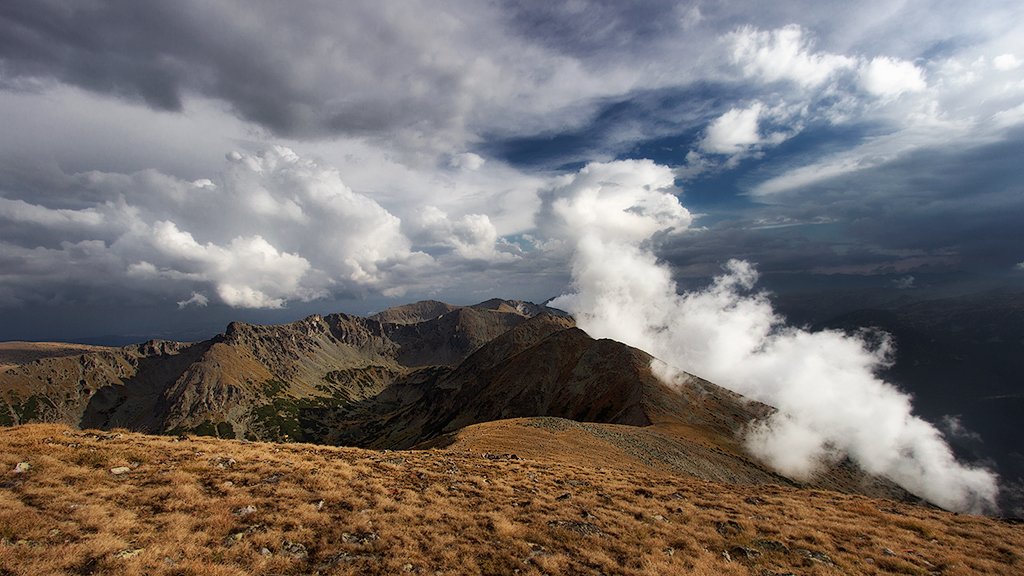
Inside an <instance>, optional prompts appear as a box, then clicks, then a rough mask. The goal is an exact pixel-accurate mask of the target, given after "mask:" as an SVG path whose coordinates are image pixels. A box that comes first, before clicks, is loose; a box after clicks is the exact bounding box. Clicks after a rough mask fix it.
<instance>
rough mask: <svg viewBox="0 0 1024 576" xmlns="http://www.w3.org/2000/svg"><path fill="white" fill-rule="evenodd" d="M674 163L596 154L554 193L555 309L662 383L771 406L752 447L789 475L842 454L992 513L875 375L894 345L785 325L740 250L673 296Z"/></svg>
mask: <svg viewBox="0 0 1024 576" xmlns="http://www.w3.org/2000/svg"><path fill="white" fill-rule="evenodd" d="M668 171H669V169H668V168H666V167H661V166H657V165H655V164H653V163H649V162H648V163H641V162H631V163H622V162H617V163H611V164H591V165H588V166H587V167H586V168H584V169H583V170H582V171H581V172H580V173H579V174H578V175H576V177H575V178H573V179H572V180H570V181H569V182H568V183H566V184H565V185H563V186H562V187H560V188H558V189H556V190H555V191H554V192H553V194H554V195H555V197H556V199H555V200H553V201H552V202H551V205H552V207H553V212H554V214H555V215H557V216H558V217H560V218H562V219H563V220H564V221H565V222H566V223H567V224H569V225H570V226H569V228H568V229H569V230H572V231H573V237H572V239H571V241H573V242H575V252H574V255H573V260H572V269H573V292H572V293H570V294H566V295H563V296H561V297H559V298H558V299H556V300H555V301H554V302H553V305H554V306H559V307H562V308H564V309H566V310H569V311H570V312H572V313H573V314H574V315H575V316H576V318H577V321H578V323H579V325H580V327H582V328H583V329H584V330H586V331H587V332H588V333H590V334H591V335H593V336H595V337H602V338H612V339H616V340H619V341H622V342H625V343H627V344H630V345H632V346H635V347H638V348H641V349H643V350H646V351H647V352H649V353H651V354H652V355H654V356H655V357H657V358H659V359H660V360H662V361H664V362H665V363H666V364H667V366H663V365H660V364H659V365H658V366H656V367H655V368H656V369H657V370H656V371H657V372H658V373H659V374H660V375H661V376H662V377H663V378H665V379H666V380H667V381H672V380H673V379H674V378H682V377H685V375H682V374H679V373H677V372H674V369H672V368H670V367H673V366H674V367H679V368H682V369H685V370H687V371H689V372H693V373H695V374H699V375H700V376H702V377H705V378H708V379H710V380H711V381H714V382H716V383H718V384H720V385H723V386H725V387H727V388H730V389H732V390H734V391H736V392H739V393H741V394H743V395H745V396H747V397H749V398H752V399H754V400H758V401H761V402H765V403H767V404H770V405H773V406H775V407H776V408H778V412H777V413H775V414H774V415H772V416H771V417H769V418H768V419H767V420H765V421H763V422H760V423H758V424H756V425H755V426H753V427H752V428H751V429H750V430H749V431H748V433H747V435H746V444H747V446H748V448H749V449H750V450H751V451H752V452H753V453H754V454H755V455H757V456H758V457H760V458H762V459H764V460H765V461H766V462H768V463H769V464H770V465H772V466H773V467H774V468H776V469H777V470H778V471H779V472H781V473H783V474H785V475H787V476H790V477H792V478H795V479H806V478H809V477H811V476H813V475H814V474H815V473H816V472H817V471H819V470H820V469H821V467H822V466H823V465H825V464H827V463H829V462H833V461H836V460H837V459H840V458H842V457H845V456H848V457H850V458H852V459H853V460H854V461H855V462H857V463H858V464H859V465H860V466H861V467H862V468H864V469H865V470H866V471H867V472H869V473H872V474H878V475H882V476H885V477H888V478H889V479H891V480H893V481H895V482H897V483H898V484H900V485H901V486H903V487H904V488H906V489H908V490H909V491H911V492H913V493H915V494H917V495H919V496H922V497H924V498H926V499H928V500H930V501H932V502H934V503H936V504H938V505H940V506H942V507H944V508H947V509H951V510H960V511H974V512H978V511H986V510H991V509H993V508H994V502H995V497H996V492H997V488H996V478H995V476H994V475H993V474H991V473H990V472H988V471H987V470H983V469H977V468H971V467H968V466H964V465H962V464H960V463H959V462H957V461H956V459H955V458H954V456H953V454H952V452H951V450H950V448H949V446H948V445H947V444H946V443H945V441H944V440H943V438H942V436H941V434H940V433H939V431H938V430H937V429H936V428H935V427H934V426H932V425H931V424H929V423H927V422H925V421H924V420H922V419H920V418H918V417H916V416H914V415H913V413H912V406H911V402H910V398H909V397H908V396H907V395H906V394H904V393H902V392H901V391H899V390H898V389H897V388H895V387H894V386H892V385H891V384H888V383H886V382H884V381H882V380H881V379H879V378H878V377H877V376H876V372H877V371H878V370H879V369H880V368H882V367H883V366H884V365H885V363H886V362H887V361H888V355H889V353H890V352H891V350H890V347H889V345H888V342H887V341H886V340H884V339H883V340H882V341H881V342H878V343H875V344H871V343H869V342H868V340H867V339H866V338H865V337H863V336H857V335H848V334H844V333H842V332H838V331H820V332H810V331H807V330H804V329H800V328H794V327H789V326H787V325H786V324H785V322H784V320H783V319H782V318H781V317H779V316H778V315H777V314H776V313H775V312H774V311H773V309H772V306H771V303H770V302H769V300H768V297H767V295H766V294H765V293H763V292H757V291H755V290H754V287H755V285H756V282H757V272H756V270H755V269H754V267H753V266H752V265H751V264H750V263H748V262H744V261H740V260H730V261H729V262H728V263H727V264H726V268H725V271H724V273H722V274H721V275H719V276H718V277H716V278H715V279H714V281H713V283H712V284H711V285H710V286H709V287H707V288H705V289H703V290H697V291H692V292H685V293H682V294H680V293H678V291H677V286H676V284H675V282H674V281H673V280H672V276H671V273H670V271H669V270H668V267H667V266H666V265H664V264H663V263H659V262H658V260H657V259H656V257H655V254H654V251H653V249H652V244H651V243H652V242H656V241H657V236H658V234H659V233H661V234H664V233H670V232H671V231H681V230H685V229H686V228H687V227H688V226H689V224H690V219H689V214H688V212H686V210H685V208H683V207H682V206H681V205H679V204H678V200H677V199H676V197H675V196H674V195H673V193H672V190H671V185H672V181H671V178H667V177H665V173H666V172H668ZM595 175H596V177H595ZM673 204H675V206H673ZM653 205H657V206H658V209H657V210H650V209H649V207H650V206H653ZM580 206H587V210H586V214H588V216H587V217H586V218H581V217H580V214H579V212H578V211H577V210H576V208H577V207H580Z"/></svg>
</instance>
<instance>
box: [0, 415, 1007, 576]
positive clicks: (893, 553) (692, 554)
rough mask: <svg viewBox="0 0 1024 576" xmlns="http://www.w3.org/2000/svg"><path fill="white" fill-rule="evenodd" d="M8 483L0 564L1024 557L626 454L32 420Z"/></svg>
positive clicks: (996, 528)
mask: <svg viewBox="0 0 1024 576" xmlns="http://www.w3.org/2000/svg"><path fill="white" fill-rule="evenodd" d="M19 464H21V466H20V467H19V466H18V465H19ZM121 467H123V469H122V468H121ZM16 468H18V469H19V470H22V471H21V472H15V469H16ZM111 470H116V471H117V472H118V473H117V474H114V473H112V472H111ZM0 485H2V486H3V487H4V489H3V490H0V567H2V568H0V572H3V573H4V574H12V575H16V576H27V575H35V574H151V575H154V576H172V575H180V574H214V575H219V576H243V575H246V574H317V573H319V574H396V573H412V574H437V573H441V574H514V573H519V574H523V575H540V574H587V575H597V574H622V575H625V576H649V575H650V576H653V575H656V574H657V575H662V574H696V575H708V576H710V575H726V576H743V575H780V574H821V575H825V574H946V575H968V574H971V575H974V574H980V575H990V574H991V575H997V574H1017V573H1020V571H1021V568H1022V566H1024V554H1022V552H1021V551H1022V550H1024V533H1022V532H1021V530H1020V526H1019V525H1016V524H1010V523H1007V522H1003V521H999V520H996V519H992V518H985V517H981V516H971V515H960V514H951V513H948V512H943V511H941V510H937V509H934V508H927V507H923V506H911V505H906V504H901V503H897V502H892V501H890V500H877V499H872V498H866V497H863V496H858V495H844V494H838V493H834V492H827V491H818V490H800V489H796V488H792V487H786V486H764V485H761V486H743V485H734V484H723V483H718V482H707V481H702V480H697V479H694V478H687V477H680V476H678V475H672V474H666V473H663V472H650V471H644V472H643V473H638V472H637V471H636V470H633V469H630V468H628V467H626V466H625V465H619V464H618V463H616V462H615V461H610V462H599V463H588V462H581V461H565V462H553V461H548V460H534V459H532V458H527V457H522V456H519V457H513V456H512V455H509V454H498V453H493V452H491V453H480V452H476V453H470V452H463V451H457V450H452V449H447V450H420V451H403V452H390V453H381V452H375V451H367V450H360V449H355V448H335V447H325V446H315V445H308V444H265V443H242V442H238V441H229V440H219V439H216V438H201V437H192V438H187V439H179V438H177V437H166V436H164V437H159V436H145V435H141V434H135V433H127V432H116V433H112V434H105V433H95V432H83V431H78V430H73V429H70V428H67V427H63V426H55V425H31V426H21V427H17V428H2V429H0Z"/></svg>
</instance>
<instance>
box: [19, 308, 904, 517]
mask: <svg viewBox="0 0 1024 576" xmlns="http://www.w3.org/2000/svg"><path fill="white" fill-rule="evenodd" d="M26 346H27V348H29V349H31V348H32V347H31V345H26ZM30 352H31V350H26V349H25V347H23V348H22V349H21V351H20V358H21V361H22V363H20V364H17V365H14V366H13V367H11V368H8V369H7V370H6V371H5V372H3V373H0V391H2V397H0V424H4V425H17V424H23V423H28V422H60V423H65V424H68V425H71V426H75V427H79V428H97V429H115V428H124V429H130V430H133V431H139V432H145V433H155V434H170V435H186V434H192V435H206V436H217V437H221V438H233V439H247V440H263V441H292V442H311V443H319V444H331V445H343V446H355V447H366V448H375V449H407V448H427V447H441V446H449V445H456V446H468V447H473V446H476V447H477V448H479V449H481V450H485V449H488V447H489V448H490V449H493V448H494V447H495V446H500V445H502V444H503V443H504V444H508V443H509V439H515V444H516V445H517V446H522V445H523V442H522V440H523V439H524V438H531V437H538V438H539V437H540V436H542V435H543V434H547V433H548V432H550V430H552V429H557V430H561V431H568V432H569V433H568V434H563V436H564V437H565V438H567V439H569V438H571V440H568V441H567V443H566V444H565V445H560V446H548V449H551V450H560V451H562V452H563V453H564V454H565V455H566V457H571V455H573V454H581V453H591V454H606V455H607V454H613V455H616V456H615V458H614V459H615V460H617V461H623V460H625V461H629V462H632V463H633V464H635V465H636V466H639V467H640V468H645V469H648V470H659V471H669V472H675V473H682V474H687V475H690V476H695V477H698V478H703V479H708V480H715V481H728V482H733V483H744V484H785V485H796V483H795V482H793V481H791V480H789V479H787V478H785V477H783V476H780V475H778V474H776V473H775V472H774V471H772V470H771V469H769V468H768V467H766V466H765V465H763V464H762V463H760V462H758V461H756V460H755V459H753V458H752V457H751V456H750V455H749V454H747V452H746V451H745V449H744V448H743V446H742V442H741V439H740V438H741V435H742V432H743V430H744V428H745V427H746V426H747V425H748V424H749V423H751V422H752V421H754V420H756V419H758V418H761V417H764V416H765V415H767V414H769V413H770V412H771V411H772V410H773V409H772V408H771V407H769V406H765V405H763V404H758V403H756V402H752V401H749V400H747V399H745V398H743V397H741V396H739V395H737V394H735V393H733V392H730V391H728V390H726V389H724V388H721V387H719V386H716V385H715V384H713V383H711V382H708V381H706V380H703V379H701V378H698V377H696V376H692V375H688V376H687V377H686V378H684V379H683V381H682V383H681V384H679V385H675V386H672V387H670V386H668V385H666V384H665V383H663V382H662V381H661V380H659V379H658V378H657V377H656V376H655V375H654V374H653V373H652V372H651V361H652V357H651V356H650V355H648V354H647V353H645V352H643V351H641V350H638V349H635V348H631V347H629V346H626V345H625V344H622V343H619V342H616V341H613V340H607V339H601V340H597V339H594V338H591V337H590V336H589V335H587V334H586V333H585V332H583V331H582V330H580V329H579V328H577V327H576V326H575V323H574V321H573V320H572V318H570V317H569V316H568V315H567V314H565V313H564V312H561V311H559V310H556V309H552V308H548V307H545V306H540V305H536V304H532V303H527V302H519V301H506V300H488V301H486V302H482V303H480V304H476V305H473V306H453V305H450V304H445V303H442V302H436V301H423V302H417V303H414V304H409V305H405V306H399V307H395V308H390V309H387V310H385V311H383V312H380V313H378V314H375V315H372V316H369V317H359V316H350V315H346V314H331V315H327V316H318V315H314V316H310V317H307V318H305V319H302V320H299V321H297V322H292V323H289V324H282V325H266V326H264V325H253V324H246V323H241V322H233V323H231V324H229V325H228V326H227V328H226V330H225V331H224V332H223V333H222V334H219V335H217V336H215V337H214V338H211V339H209V340H205V341H202V342H195V343H184V342H169V341H149V342H145V343H142V344H136V345H131V346H125V347H122V348H100V349H87V350H79V349H75V350H73V351H72V352H73V353H72V354H70V355H60V356H52V355H50V354H53V351H52V350H49V351H47V350H46V349H40V350H38V354H39V357H38V358H35V359H33V360H31V361H28V362H25V360H28V357H30ZM9 357H10V354H8V358H9ZM10 361H11V360H8V362H10ZM542 433H543V434H542ZM503 438H504V440H503ZM538 442H539V440H538ZM525 444H526V445H527V446H532V445H534V444H531V443H530V442H526V443H525ZM520 451H522V449H521V448H520ZM808 485H809V486H813V487H819V488H828V489H833V490H840V491H847V492H858V493H863V494H867V495H871V496H883V497H892V498H901V499H913V497H912V496H910V495H909V494H907V493H906V492H904V491H903V490H902V489H900V488H899V487H897V486H896V485H894V484H893V483H891V482H889V481H887V480H885V479H882V478H875V477H870V476H868V475H867V474H865V473H864V472H862V471H860V470H859V469H858V468H857V467H856V466H855V465H854V464H853V463H851V462H850V461H842V462H839V463H837V464H835V465H834V466H832V468H831V469H829V470H828V471H827V473H824V474H821V475H819V476H818V477H817V478H816V479H815V480H814V481H812V482H810V483H809V484H808Z"/></svg>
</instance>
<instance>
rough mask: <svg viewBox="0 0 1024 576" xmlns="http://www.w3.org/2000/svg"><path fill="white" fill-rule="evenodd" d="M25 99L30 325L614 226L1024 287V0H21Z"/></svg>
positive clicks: (108, 328) (477, 264) (333, 287)
mask: <svg viewBox="0 0 1024 576" xmlns="http://www.w3.org/2000/svg"><path fill="white" fill-rule="evenodd" d="M0 126H2V129H0V339H33V340H36V339H46V340H55V339H59V340H71V339H79V340H81V339H91V338H103V337H108V338H112V337H113V336H115V335H116V336H117V337H123V338H128V339H136V340H138V339H145V338H148V337H153V336H160V337H170V338H178V339H195V338H201V337H208V336H210V335H212V334H214V333H216V332H217V331H220V330H222V329H223V326H224V325H225V324H226V323H227V322H228V321H230V320H236V319H240V320H249V321H256V322H279V321H285V320H291V319H295V318H299V317H302V316H305V315H307V314H310V313H314V312H316V313H327V312H335V311H345V312H352V313H368V312H372V311H374V310H379V309H381V308H383V307H386V306H388V305H392V304H398V303H404V302H409V301H413V300H418V299H426V298H433V299H440V300H445V301H449V302H453V303H472V302H477V301H482V300H485V299H488V298H492V297H505V298H518V299H525V300H532V301H544V300H547V299H548V298H551V297H554V296H558V295H561V294H568V293H570V292H575V293H581V292H583V291H584V290H582V289H581V281H582V280H581V277H580V275H579V273H580V269H579V266H578V265H579V262H580V261H581V258H582V256H581V254H582V252H581V251H582V250H585V249H586V246H585V245H583V244H581V242H580V238H581V234H580V233H579V231H580V230H581V229H587V230H596V231H598V232H601V231H604V232H607V233H609V234H613V235H614V234H619V233H620V232H621V230H628V231H629V238H630V241H629V243H628V245H629V246H637V247H641V248H637V249H642V250H644V251H645V254H646V253H649V254H650V255H651V257H652V258H654V259H655V261H656V262H657V263H659V266H661V269H663V270H664V274H666V275H667V278H668V279H669V280H670V281H671V282H672V283H670V284H669V285H672V286H677V287H679V289H680V290H683V289H685V288H687V287H691V286H693V287H700V286H707V285H708V283H709V282H712V281H713V280H712V278H715V277H721V276H720V275H721V274H723V272H724V271H728V270H732V268H730V266H732V265H731V264H730V262H732V261H733V260H734V259H736V260H739V261H742V262H745V263H748V264H749V265H750V266H752V267H754V269H756V271H757V272H758V274H759V278H760V280H761V282H762V284H763V285H764V286H767V287H768V288H771V289H774V290H799V289H801V288H803V287H815V288H816V289H820V288H821V287H823V286H829V287H834V286H873V287H879V288H885V289H889V290H892V291H902V292H905V293H907V294H913V293H921V292H924V291H927V290H929V289H933V290H934V289H940V288H943V287H953V288H958V289H968V288H969V289H972V290H973V289H978V290H980V289H988V288H1006V287H1010V288H1020V287H1024V242H1022V240H1024V226H1022V225H1021V223H1022V222H1024V184H1022V178H1021V176H1020V175H1021V170H1020V166H1019V165H1020V159H1021V158H1024V6H1022V5H1021V3H1020V2H1011V1H1006V2H1001V1H993V2H986V1H981V2H962V1H949V2H942V1H926V2H914V1H906V2H900V1H892V0H886V1H884V2H871V1H865V2H827V1H826V2H821V1H815V2H776V3H763V2H735V1H732V2H700V1H698V2H668V1H656V0H655V1H649V2H636V3H631V2H624V1H608V2H601V1H593V2H572V1H569V2H530V1H524V2H479V1H465V2H458V1H449V2H417V1H407V2H370V1H366V2H360V1H353V2H333V1H322V2H318V1H308V2H300V3H281V2H269V1H268V2H236V1H229V0H203V1H188V0H175V1H159V0H154V1H150V2H135V1H132V0H90V1H84V2H83V1H79V0H74V1H72V0H66V1H65V0H24V1H23V0H7V1H5V2H3V3H0ZM614 190H619V192H615V191H614ZM608 222H614V226H609V224H608ZM583 256H586V254H583ZM610 261H611V260H610ZM614 261H616V262H618V261H619V260H614ZM574 263H575V264H574ZM574 266H575V267H576V269H575V270H574ZM624 266H625V268H623V271H622V273H623V274H629V273H630V270H629V268H628V266H627V265H626V264H624ZM673 283H674V284H673Z"/></svg>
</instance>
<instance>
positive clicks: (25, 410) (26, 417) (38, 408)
mask: <svg viewBox="0 0 1024 576" xmlns="http://www.w3.org/2000/svg"><path fill="white" fill-rule="evenodd" d="M11 406H12V408H14V413H15V414H17V416H18V422H20V423H21V424H25V423H27V422H38V421H39V419H40V414H41V413H42V410H43V409H44V408H45V407H46V406H49V407H50V409H51V410H56V409H57V407H56V406H55V405H54V404H53V401H51V400H50V399H49V398H47V397H46V396H39V395H38V394H33V395H32V396H29V397H28V400H25V402H23V403H21V404H12V405H11Z"/></svg>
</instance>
